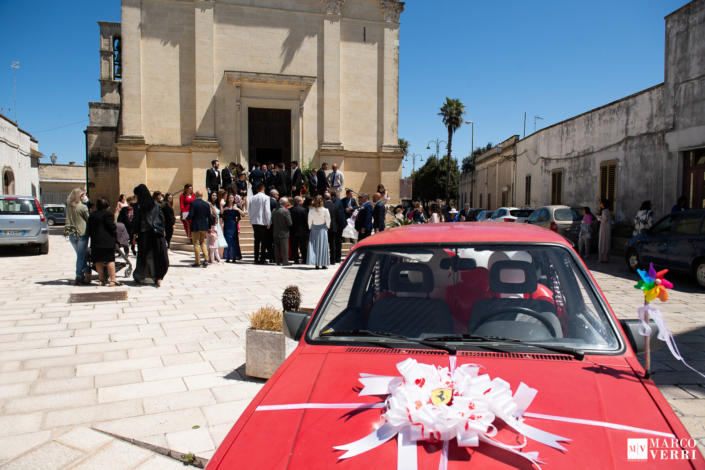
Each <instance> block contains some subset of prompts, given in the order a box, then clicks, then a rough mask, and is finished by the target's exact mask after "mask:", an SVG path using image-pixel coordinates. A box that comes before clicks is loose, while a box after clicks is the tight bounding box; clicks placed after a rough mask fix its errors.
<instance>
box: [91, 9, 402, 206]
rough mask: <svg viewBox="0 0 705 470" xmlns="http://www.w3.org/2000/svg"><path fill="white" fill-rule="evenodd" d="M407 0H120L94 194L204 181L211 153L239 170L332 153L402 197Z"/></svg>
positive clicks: (348, 173) (106, 51) (351, 182)
mask: <svg viewBox="0 0 705 470" xmlns="http://www.w3.org/2000/svg"><path fill="white" fill-rule="evenodd" d="M403 9H404V3H401V2H398V1H396V0H206V1H201V0H196V1H194V0H122V22H121V23H120V24H117V23H100V24H101V88H102V94H101V95H102V97H103V99H102V102H101V103H91V125H90V126H89V128H88V129H87V131H86V133H87V147H88V149H87V150H88V159H89V167H90V168H91V169H92V171H89V192H91V195H92V196H91V197H92V198H95V197H98V196H103V195H104V196H108V197H111V201H112V198H115V197H117V195H118V194H120V193H124V194H131V193H132V189H133V188H134V187H135V186H136V185H138V184H140V183H146V184H147V186H148V187H149V189H150V190H160V191H163V192H167V191H169V192H172V193H175V192H177V191H179V190H181V189H183V187H184V184H185V183H192V184H193V185H194V189H196V190H198V189H205V174H206V170H207V169H208V168H210V167H211V161H212V160H214V159H218V160H219V161H220V163H221V168H223V167H224V166H225V165H227V164H228V163H229V162H235V163H240V164H242V165H243V166H244V167H246V168H248V169H251V167H252V165H253V164H254V162H260V163H265V162H268V161H271V162H274V163H277V162H280V161H281V162H284V163H285V164H286V165H287V169H288V168H290V163H291V161H294V160H296V161H299V164H300V165H303V164H305V163H307V162H309V161H312V163H313V164H315V165H316V166H318V165H320V164H321V163H323V162H327V163H328V164H329V165H332V164H333V163H337V164H338V166H339V168H340V169H341V170H342V171H343V172H344V174H345V180H346V186H347V187H350V188H351V189H353V190H355V191H358V192H374V191H375V190H376V188H377V185H378V184H379V183H383V184H384V185H385V187H386V188H387V190H388V191H389V192H390V195H391V197H392V199H393V200H394V199H398V192H399V189H398V188H399V179H400V178H401V167H402V157H403V155H402V153H401V151H400V149H399V148H398V100H399V91H398V90H399V19H400V14H401V13H402V11H403ZM94 114H95V122H93V121H94ZM111 132H112V134H111ZM91 175H93V176H94V179H95V181H94V184H93V185H91V184H90V182H91V181H90V179H91Z"/></svg>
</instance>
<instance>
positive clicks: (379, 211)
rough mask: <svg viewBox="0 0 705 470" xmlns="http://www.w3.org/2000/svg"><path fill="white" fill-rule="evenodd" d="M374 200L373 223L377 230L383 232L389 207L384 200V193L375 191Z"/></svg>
mask: <svg viewBox="0 0 705 470" xmlns="http://www.w3.org/2000/svg"><path fill="white" fill-rule="evenodd" d="M372 200H373V201H374V203H375V206H374V209H373V210H372V219H373V223H372V225H374V229H375V231H376V232H382V231H384V224H385V222H386V221H385V217H386V215H387V208H386V207H385V206H384V203H383V202H382V195H381V194H380V193H374V195H373V196H372Z"/></svg>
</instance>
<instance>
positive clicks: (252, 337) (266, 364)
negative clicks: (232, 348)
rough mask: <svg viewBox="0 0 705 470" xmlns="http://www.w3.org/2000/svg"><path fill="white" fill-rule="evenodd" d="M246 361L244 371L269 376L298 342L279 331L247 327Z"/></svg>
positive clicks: (253, 375) (264, 376)
mask: <svg viewBox="0 0 705 470" xmlns="http://www.w3.org/2000/svg"><path fill="white" fill-rule="evenodd" d="M245 341H246V346H245V347H246V351H247V362H246V364H245V373H246V374H247V375H249V376H252V377H260V378H263V379H268V378H270V377H271V376H272V375H273V374H274V372H275V371H276V370H277V369H278V368H279V366H280V365H282V363H283V362H284V360H285V359H286V358H287V357H289V354H291V353H292V352H293V351H294V349H295V348H296V347H297V346H298V344H299V343H297V342H296V341H294V340H292V339H289V338H287V337H286V336H284V334H283V333H282V332H281V331H265V330H253V329H251V328H250V329H248V330H247V331H246V333H245Z"/></svg>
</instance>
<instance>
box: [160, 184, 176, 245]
mask: <svg viewBox="0 0 705 470" xmlns="http://www.w3.org/2000/svg"><path fill="white" fill-rule="evenodd" d="M162 212H163V213H164V224H165V225H164V233H166V236H165V237H164V238H165V239H166V247H167V249H168V250H169V252H170V253H171V237H173V236H174V229H175V228H176V216H174V196H173V195H172V194H171V193H166V195H165V196H164V202H163V203H162Z"/></svg>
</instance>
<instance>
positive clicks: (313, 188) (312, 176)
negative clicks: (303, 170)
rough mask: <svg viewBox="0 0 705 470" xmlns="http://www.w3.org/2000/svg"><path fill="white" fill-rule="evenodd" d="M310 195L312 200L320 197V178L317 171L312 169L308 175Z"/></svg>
mask: <svg viewBox="0 0 705 470" xmlns="http://www.w3.org/2000/svg"><path fill="white" fill-rule="evenodd" d="M308 195H309V197H311V199H313V198H315V197H316V196H318V177H317V176H316V170H315V169H312V170H311V173H309V174H308Z"/></svg>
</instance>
